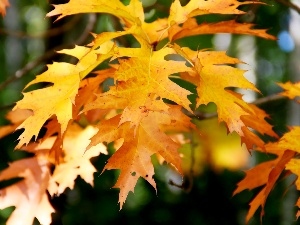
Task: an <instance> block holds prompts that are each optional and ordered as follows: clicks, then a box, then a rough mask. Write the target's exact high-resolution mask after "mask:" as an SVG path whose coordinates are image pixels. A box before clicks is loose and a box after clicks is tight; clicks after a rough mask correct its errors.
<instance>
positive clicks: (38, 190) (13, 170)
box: [0, 157, 54, 225]
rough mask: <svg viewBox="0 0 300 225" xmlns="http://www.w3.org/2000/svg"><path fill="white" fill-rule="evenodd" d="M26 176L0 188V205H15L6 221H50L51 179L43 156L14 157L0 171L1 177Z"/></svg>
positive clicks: (10, 224) (11, 224) (26, 223)
mask: <svg viewBox="0 0 300 225" xmlns="http://www.w3.org/2000/svg"><path fill="white" fill-rule="evenodd" d="M17 177H20V178H23V180H20V181H18V182H17V183H15V184H12V185H10V186H8V187H5V188H3V189H1V190H0V193H1V195H0V208H1V209H4V208H7V207H9V206H15V207H16V208H15V210H14V211H13V213H12V214H11V216H10V217H9V219H8V221H7V223H6V224H7V225H15V224H22V225H32V223H33V220H34V218H37V219H38V221H39V222H40V223H41V224H43V225H50V223H51V214H52V213H53V212H54V209H53V207H52V206H51V205H50V203H49V200H48V196H47V194H46V189H47V186H48V182H49V179H50V171H49V168H48V162H47V160H45V159H44V158H37V157H31V158H25V159H21V160H18V161H15V162H13V163H11V164H10V165H9V167H8V168H6V169H4V170H3V171H1V173H0V180H1V181H4V180H9V179H12V178H17Z"/></svg>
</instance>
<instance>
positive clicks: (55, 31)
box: [0, 15, 82, 38]
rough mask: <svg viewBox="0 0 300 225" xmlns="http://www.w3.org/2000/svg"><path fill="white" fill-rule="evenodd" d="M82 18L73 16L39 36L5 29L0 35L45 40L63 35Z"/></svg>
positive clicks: (1, 30)
mask: <svg viewBox="0 0 300 225" xmlns="http://www.w3.org/2000/svg"><path fill="white" fill-rule="evenodd" d="M81 17H82V16H81V15H79V16H74V17H73V18H72V19H71V20H70V21H69V22H67V23H66V24H64V25H62V26H60V27H56V28H53V29H50V30H47V31H45V32H43V33H40V34H27V33H25V32H21V31H10V30H6V29H0V34H3V35H10V36H14V37H18V38H45V37H53V36H57V35H59V34H61V33H64V32H66V31H68V30H70V29H72V27H74V26H75V24H77V23H78V21H79V20H80V18H81Z"/></svg>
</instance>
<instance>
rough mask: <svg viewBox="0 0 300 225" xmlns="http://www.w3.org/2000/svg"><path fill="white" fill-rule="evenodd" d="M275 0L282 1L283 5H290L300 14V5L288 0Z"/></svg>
mask: <svg viewBox="0 0 300 225" xmlns="http://www.w3.org/2000/svg"><path fill="white" fill-rule="evenodd" d="M275 1H276V2H279V3H281V4H282V5H285V6H288V7H289V8H291V9H294V10H295V11H297V12H298V13H299V14H300V7H299V6H297V5H296V4H294V3H292V2H291V1H288V0H275Z"/></svg>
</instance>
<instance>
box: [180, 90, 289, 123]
mask: <svg viewBox="0 0 300 225" xmlns="http://www.w3.org/2000/svg"><path fill="white" fill-rule="evenodd" d="M286 98H287V97H286V96H282V95H278V94H273V95H269V96H266V97H263V98H259V99H257V100H255V101H253V102H251V104H254V105H263V104H266V103H270V102H274V101H278V100H283V99H286ZM185 113H186V115H187V116H189V117H190V118H196V119H200V120H201V119H202V120H203V119H210V118H214V117H217V116H218V114H217V113H216V112H214V113H203V112H199V111H196V112H194V114H191V113H190V112H188V111H186V112H185Z"/></svg>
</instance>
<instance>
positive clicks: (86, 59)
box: [13, 42, 113, 148]
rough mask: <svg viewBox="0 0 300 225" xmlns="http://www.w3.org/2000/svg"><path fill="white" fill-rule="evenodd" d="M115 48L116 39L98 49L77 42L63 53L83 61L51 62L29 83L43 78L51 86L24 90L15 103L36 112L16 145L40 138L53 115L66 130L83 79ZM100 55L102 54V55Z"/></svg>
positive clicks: (20, 107) (25, 124)
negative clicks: (41, 130) (42, 129)
mask: <svg viewBox="0 0 300 225" xmlns="http://www.w3.org/2000/svg"><path fill="white" fill-rule="evenodd" d="M112 48H113V43H112V42H105V43H103V44H102V45H101V47H100V48H99V49H97V50H91V49H90V48H88V47H81V46H76V47H75V48H74V49H71V50H67V49H65V50H62V51H60V53H64V54H68V55H71V56H74V57H76V58H78V59H79V62H78V63H77V64H76V65H73V64H70V63H57V62H54V63H53V64H51V65H48V70H47V71H46V72H44V73H42V74H41V75H39V76H37V77H36V78H35V79H34V80H33V81H31V82H29V84H27V86H26V87H25V89H26V88H28V87H29V86H31V85H33V84H38V83H42V82H47V83H50V86H47V87H44V88H42V89H38V90H34V91H30V92H26V93H24V97H23V99H21V100H20V101H18V102H17V104H16V106H15V107H14V109H13V110H16V109H28V110H32V112H33V115H31V116H30V117H28V118H27V119H26V120H25V121H24V122H23V123H22V124H21V125H20V126H19V127H18V128H17V129H22V128H25V130H24V132H23V133H22V134H21V135H20V137H19V140H20V141H19V143H18V145H17V146H16V148H21V147H22V146H23V145H24V144H28V143H29V141H30V140H31V138H32V137H33V136H35V139H37V136H38V133H39V131H40V129H41V127H42V126H43V125H44V123H45V122H46V121H47V120H48V119H49V118H50V117H52V116H53V115H55V116H56V117H57V120H58V122H59V123H60V125H61V133H62V134H63V133H64V132H65V130H66V128H67V125H68V123H69V121H70V120H71V119H72V118H73V115H72V108H73V104H74V103H75V97H76V95H77V92H78V88H79V82H80V80H81V79H83V78H84V77H85V76H86V75H87V74H88V73H89V72H90V71H91V70H92V69H94V67H95V66H96V65H98V64H99V63H101V62H102V61H104V60H105V59H106V58H108V57H110V56H111V53H110V51H111V49H112ZM98 55H101V56H102V57H98ZM45 103H47V104H45Z"/></svg>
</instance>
